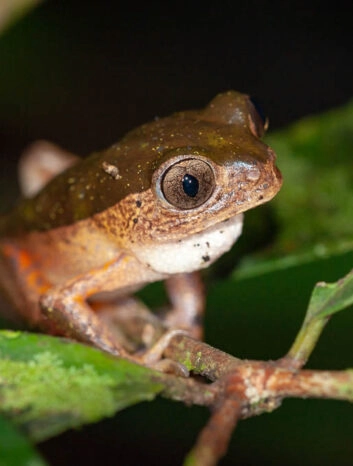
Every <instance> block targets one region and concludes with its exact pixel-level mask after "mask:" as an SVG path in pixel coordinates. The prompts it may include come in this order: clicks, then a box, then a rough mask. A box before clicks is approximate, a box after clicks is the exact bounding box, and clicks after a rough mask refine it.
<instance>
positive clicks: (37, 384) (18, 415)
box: [0, 331, 164, 440]
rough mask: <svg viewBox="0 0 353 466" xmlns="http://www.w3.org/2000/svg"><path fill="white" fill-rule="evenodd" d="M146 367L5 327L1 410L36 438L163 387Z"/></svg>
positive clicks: (0, 348)
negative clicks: (6, 329)
mask: <svg viewBox="0 0 353 466" xmlns="http://www.w3.org/2000/svg"><path fill="white" fill-rule="evenodd" d="M161 380H162V379H161V376H160V375H159V374H158V373H156V372H154V371H152V370H149V369H146V368H145V367H142V366H139V365H137V364H133V363H131V362H129V361H126V360H123V359H117V358H113V357H111V356H109V355H107V354H104V353H102V352H100V351H98V350H96V349H93V348H90V347H88V346H84V345H81V344H78V343H72V342H67V341H65V340H62V339H58V338H54V337H49V336H44V335H35V334H26V333H22V332H12V331H1V332H0V399H1V406H0V412H1V413H3V414H5V415H6V417H8V418H11V419H13V421H14V422H15V423H16V424H17V425H18V426H20V427H21V429H22V430H23V431H25V432H26V433H28V435H29V436H30V437H31V438H32V439H34V440H43V439H46V438H48V437H50V436H53V435H56V434H58V433H60V432H63V431H64V430H66V429H68V428H72V427H77V426H80V425H82V424H84V423H89V422H95V421H98V420H99V419H101V418H103V417H106V416H112V415H114V414H115V413H116V412H117V411H119V410H121V409H123V408H126V407H127V406H130V405H132V404H135V403H138V402H140V401H143V400H152V399H153V398H154V397H155V396H156V395H157V394H158V393H159V392H160V391H161V390H162V389H163V388H164V385H163V384H162V382H161Z"/></svg>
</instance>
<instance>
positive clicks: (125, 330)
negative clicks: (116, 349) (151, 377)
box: [90, 297, 166, 353]
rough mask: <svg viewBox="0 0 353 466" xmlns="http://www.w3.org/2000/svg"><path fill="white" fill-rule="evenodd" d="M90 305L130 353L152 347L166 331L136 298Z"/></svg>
mask: <svg viewBox="0 0 353 466" xmlns="http://www.w3.org/2000/svg"><path fill="white" fill-rule="evenodd" d="M90 305H91V307H92V308H93V309H94V311H95V312H96V313H97V314H98V316H99V318H100V319H101V321H102V322H103V323H104V324H105V326H106V327H108V328H109V329H110V332H111V334H112V335H113V336H114V339H115V340H116V341H118V342H119V343H120V344H121V345H122V346H123V347H124V348H125V349H126V350H127V351H128V352H129V353H134V352H137V351H138V350H140V349H141V348H150V347H152V346H153V344H154V343H155V342H156V341H158V339H159V338H161V336H162V335H163V333H164V332H165V330H166V329H165V327H164V325H163V323H162V322H161V320H160V319H159V318H158V317H157V316H156V315H154V314H153V313H152V312H151V311H150V310H149V309H148V308H147V307H146V306H145V305H144V304H143V303H142V302H141V301H139V300H138V299H136V298H134V297H129V298H120V299H118V300H115V301H114V302H109V303H106V302H91V303H90Z"/></svg>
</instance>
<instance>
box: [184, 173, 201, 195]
mask: <svg viewBox="0 0 353 466" xmlns="http://www.w3.org/2000/svg"><path fill="white" fill-rule="evenodd" d="M183 190H184V193H185V194H186V195H187V196H189V197H195V196H196V194H197V193H198V192H199V182H198V180H197V178H195V177H194V176H192V175H189V174H188V173H186V175H184V176H183Z"/></svg>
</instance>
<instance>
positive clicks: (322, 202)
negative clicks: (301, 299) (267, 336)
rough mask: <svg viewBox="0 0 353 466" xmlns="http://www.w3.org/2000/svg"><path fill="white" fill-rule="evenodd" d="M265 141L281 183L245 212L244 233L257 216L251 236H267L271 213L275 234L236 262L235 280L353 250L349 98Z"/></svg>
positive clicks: (352, 127)
mask: <svg viewBox="0 0 353 466" xmlns="http://www.w3.org/2000/svg"><path fill="white" fill-rule="evenodd" d="M266 142H267V143H268V144H269V145H270V146H271V147H272V148H273V149H274V150H275V152H276V154H277V162H278V166H279V168H280V169H281V171H282V174H283V187H282V189H281V191H280V192H279V193H278V194H277V196H276V197H275V199H274V200H273V201H271V202H270V203H269V204H267V205H266V206H264V207H260V208H258V209H255V210H254V211H253V212H250V213H247V214H246V216H245V231H244V232H245V236H248V237H250V238H252V232H253V231H254V228H250V227H251V225H249V233H248V234H247V222H248V221H250V223H253V224H254V223H255V221H254V217H260V218H261V217H262V226H261V225H260V226H259V225H258V224H257V226H256V228H255V231H256V235H257V236H256V238H258V236H259V234H261V235H265V236H266V235H267V236H269V233H268V231H267V230H266V228H265V224H266V221H268V218H269V217H272V218H273V223H274V224H275V225H276V236H275V238H273V240H272V241H271V238H269V240H268V242H269V241H270V242H271V248H267V249H266V250H265V251H263V252H261V253H259V254H255V255H254V254H253V255H251V256H247V257H246V258H245V259H244V260H243V261H242V262H241V264H240V267H237V269H236V270H235V272H234V276H235V277H237V278H242V277H247V276H251V275H259V274H261V273H263V272H268V271H271V270H276V269H277V270H280V269H282V270H283V269H286V268H288V267H293V266H297V265H301V264H305V263H309V262H312V261H314V260H317V259H322V258H324V259H325V258H328V257H331V256H334V255H338V254H344V253H346V252H347V251H351V250H353V216H352V212H353V166H352V152H353V101H352V102H350V103H348V104H347V105H345V106H342V107H340V108H337V109H334V110H330V111H328V112H326V113H323V114H321V115H316V116H310V117H306V118H303V119H302V120H300V121H298V122H295V123H294V124H292V125H290V126H289V127H288V128H285V129H283V130H280V131H276V132H274V133H270V134H269V135H268V136H267V138H266ZM268 209H270V212H269V210H268ZM246 240H247V238H241V241H246ZM241 241H240V243H241ZM235 249H236V248H235Z"/></svg>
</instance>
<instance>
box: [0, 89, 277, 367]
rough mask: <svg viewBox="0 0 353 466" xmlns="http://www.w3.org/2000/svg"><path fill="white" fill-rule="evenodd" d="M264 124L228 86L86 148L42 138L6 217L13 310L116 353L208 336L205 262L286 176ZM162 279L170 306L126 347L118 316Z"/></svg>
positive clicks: (6, 287)
mask: <svg viewBox="0 0 353 466" xmlns="http://www.w3.org/2000/svg"><path fill="white" fill-rule="evenodd" d="M267 126H268V123H267V119H266V118H265V117H264V116H263V114H262V112H261V111H259V109H258V106H257V105H256V104H255V103H254V101H253V99H252V98H251V97H249V95H247V94H243V93H241V92H237V91H227V92H223V93H220V94H218V95H217V96H216V97H214V98H213V99H212V100H211V102H210V103H209V104H208V105H207V106H206V107H204V108H202V109H198V110H187V111H181V112H178V113H174V114H172V115H171V116H167V117H163V118H157V117H156V118H155V119H154V120H153V121H151V122H148V123H146V124H143V125H142V126H140V127H138V128H136V129H134V130H132V131H130V132H128V133H127V135H126V136H124V137H123V138H122V139H121V140H120V141H119V142H118V143H116V144H113V145H112V146H110V147H108V148H107V149H104V150H102V151H99V152H95V153H93V154H91V155H90V156H88V157H86V158H83V159H81V158H80V157H78V156H76V155H74V154H71V153H69V152H66V151H65V150H63V149H60V148H59V147H57V146H55V145H52V144H50V143H47V142H44V141H42V142H39V143H34V146H32V147H31V148H30V149H29V150H28V151H27V152H25V154H24V156H23V157H22V159H21V161H20V164H19V181H20V185H21V187H22V193H23V196H22V199H21V200H20V201H19V202H18V203H17V204H16V206H15V207H14V208H13V209H12V210H11V211H10V212H8V213H6V214H4V215H2V217H0V277H1V278H0V281H1V289H2V291H3V292H4V294H5V295H6V297H7V298H8V300H9V302H10V303H11V306H12V308H13V309H14V311H13V313H14V315H16V316H18V317H20V318H21V319H22V320H23V321H24V322H26V325H29V326H30V327H32V328H37V329H40V330H42V331H44V332H46V333H49V334H53V335H59V336H63V337H67V338H71V339H74V340H77V341H79V342H83V343H86V344H88V345H92V346H94V347H96V348H98V349H100V350H102V351H105V352H108V353H110V354H112V355H114V356H117V357H126V358H134V357H135V356H136V355H137V354H139V357H140V356H141V354H143V353H144V352H145V353H147V352H148V351H149V350H150V349H151V348H152V347H153V348H156V347H157V346H158V344H159V342H160V341H161V340H162V339H163V337H164V336H165V335H168V334H172V335H173V332H174V331H176V332H178V331H181V332H186V333H187V334H188V335H190V336H191V337H194V338H198V339H200V338H202V318H203V314H204V308H205V290H204V286H203V284H202V280H201V277H200V273H201V271H202V269H204V268H206V267H209V266H210V265H211V264H213V263H214V262H215V261H216V260H217V259H218V258H219V257H220V256H221V255H222V254H224V253H225V252H227V251H228V250H229V249H230V248H231V247H232V246H233V244H234V243H235V242H236V241H237V239H238V238H239V236H240V235H241V232H242V226H243V214H244V212H246V211H247V210H249V209H252V208H254V207H256V206H258V205H260V204H263V203H265V202H268V201H270V200H271V199H272V198H273V197H274V196H275V195H276V194H277V193H278V191H279V190H280V188H281V185H282V176H281V173H280V171H279V169H278V168H277V165H276V155H275V153H274V151H273V150H272V149H271V148H270V147H268V146H267V145H266V144H265V143H264V142H263V141H262V137H263V135H264V133H265V131H266V129H267ZM157 281H163V282H164V284H165V287H166V291H167V296H168V299H169V301H170V306H169V309H168V312H166V313H165V315H164V316H163V317H157V318H156V317H155V315H153V318H152V317H151V319H150V320H148V319H146V322H147V323H145V324H144V325H143V328H142V331H141V332H142V333H141V334H142V335H143V336H142V337H141V341H142V346H143V349H142V350H141V347H138V348H137V347H133V349H129V348H128V346H129V345H128V343H126V342H125V343H124V338H123V337H121V333H120V337H119V331H118V330H117V329H116V328H114V327H116V325H115V324H116V321H115V320H114V319H115V317H116V316H117V315H125V316H126V315H128V314H129V312H130V311H131V313H132V314H134V309H140V308H141V306H142V308H143V309H146V307H144V305H143V303H141V306H140V304H139V303H138V300H137V299H136V298H135V297H134V296H135V293H136V292H137V291H138V290H140V289H141V288H143V287H145V286H146V285H148V284H150V283H153V282H157ZM107 309H108V310H107ZM124 312H125V314H124ZM137 315H139V313H138V312H137ZM114 316H115V317H114ZM122 320H123V319H122ZM156 321H158V322H161V327H160V328H161V329H162V330H160V334H158V338H157V337H155V336H153V337H151V334H153V332H154V330H153V329H154V324H155V323H156ZM114 322H115V324H114ZM151 322H152V323H151ZM157 327H158V326H157V324H156V328H157ZM140 346H141V343H140ZM161 348H163V345H161V344H160V348H159V353H160V354H162V352H163V349H162V350H161ZM156 352H157V351H156ZM158 357H161V356H160V355H159V356H158ZM136 358H137V356H136Z"/></svg>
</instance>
